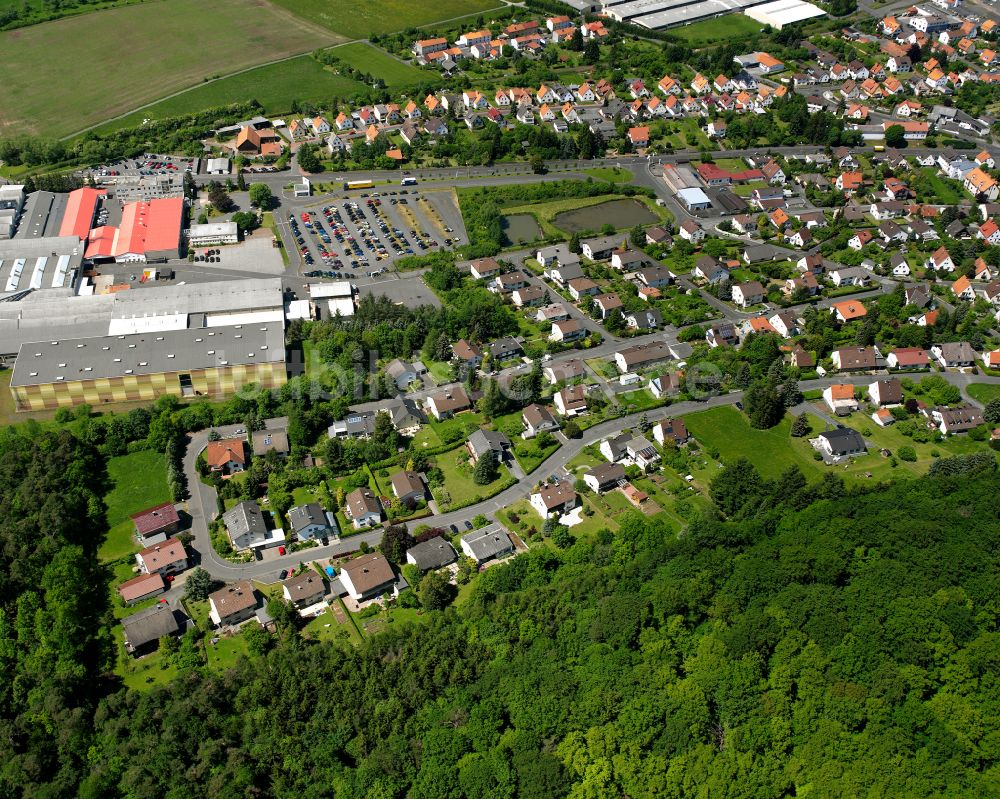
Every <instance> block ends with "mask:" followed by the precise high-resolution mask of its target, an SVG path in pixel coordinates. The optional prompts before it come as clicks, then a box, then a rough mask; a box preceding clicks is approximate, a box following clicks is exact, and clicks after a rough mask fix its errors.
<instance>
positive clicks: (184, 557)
mask: <svg viewBox="0 0 1000 799" xmlns="http://www.w3.org/2000/svg"><path fill="white" fill-rule="evenodd" d="M135 562H136V564H137V565H138V566H139V571H141V572H142V573H143V574H161V575H167V574H180V573H181V572H182V571H184V570H185V569H186V568H187V567H188V553H187V550H186V549H185V548H184V545H183V544H182V543H181V542H180V541H179V540H178V539H176V538H168V539H167V540H166V541H164V542H163V543H161V544H153V545H152V546H150V547H147V548H146V549H144V550H142V551H141V552H137V553H136V556H135Z"/></svg>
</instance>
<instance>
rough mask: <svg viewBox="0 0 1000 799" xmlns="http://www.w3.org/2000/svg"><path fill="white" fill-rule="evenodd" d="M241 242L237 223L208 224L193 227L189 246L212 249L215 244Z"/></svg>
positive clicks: (189, 237)
mask: <svg viewBox="0 0 1000 799" xmlns="http://www.w3.org/2000/svg"><path fill="white" fill-rule="evenodd" d="M239 240H240V236H239V230H238V229H237V227H236V223H235V222H208V223H207V224H204V225H191V229H190V230H189V231H188V244H189V245H190V246H191V247H210V246H212V245H213V244H236V243H237V242H238V241H239Z"/></svg>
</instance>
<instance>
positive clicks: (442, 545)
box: [406, 536, 458, 570]
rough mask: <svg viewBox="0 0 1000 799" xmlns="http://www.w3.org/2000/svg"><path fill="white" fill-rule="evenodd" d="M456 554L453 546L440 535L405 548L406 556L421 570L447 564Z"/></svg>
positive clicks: (437, 567) (452, 560)
mask: <svg viewBox="0 0 1000 799" xmlns="http://www.w3.org/2000/svg"><path fill="white" fill-rule="evenodd" d="M457 556H458V555H457V553H456V552H455V548H454V547H453V546H452V545H451V544H450V543H448V541H447V540H445V539H444V538H442V537H441V536H436V537H434V538H429V539H427V540H426V541H422V542H421V543H419V544H417V545H415V546H412V547H410V548H409V549H408V550H406V557H407V558H408V559H409V558H412V559H413V560H414V562H415V563H416V565H417V567H418V568H420V569H423V570H427V569H439V568H441V567H442V566H447V565H448V564H449V563H452V562H454V560H455V558H456V557H457Z"/></svg>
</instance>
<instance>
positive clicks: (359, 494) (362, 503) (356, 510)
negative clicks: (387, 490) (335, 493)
mask: <svg viewBox="0 0 1000 799" xmlns="http://www.w3.org/2000/svg"><path fill="white" fill-rule="evenodd" d="M344 516H345V517H346V518H347V520H348V521H349V522H351V524H353V525H354V529H355V530H361V529H364V528H366V527H377V526H378V525H379V524H381V523H382V503H381V502H380V501H379V498H378V497H377V496H375V492H373V491H372V490H371V489H370V488H356V489H355V490H354V491H352V492H351V493H350V494H348V495H347V496H346V497H344Z"/></svg>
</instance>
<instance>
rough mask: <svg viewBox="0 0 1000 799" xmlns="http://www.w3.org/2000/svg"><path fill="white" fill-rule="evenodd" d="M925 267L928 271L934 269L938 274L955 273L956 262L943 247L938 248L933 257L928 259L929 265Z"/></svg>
mask: <svg viewBox="0 0 1000 799" xmlns="http://www.w3.org/2000/svg"><path fill="white" fill-rule="evenodd" d="M924 266H925V267H926V268H927V269H934V270H935V271H937V272H954V271H955V262H954V261H953V260H952V259H951V255H950V254H949V253H948V250H947V249H946V248H945V247H943V246H941V247H938V248H937V249H936V250H935V251H934V252H933V253H932V254H931V257H930V258H928V259H927V263H926V264H925V265H924Z"/></svg>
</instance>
